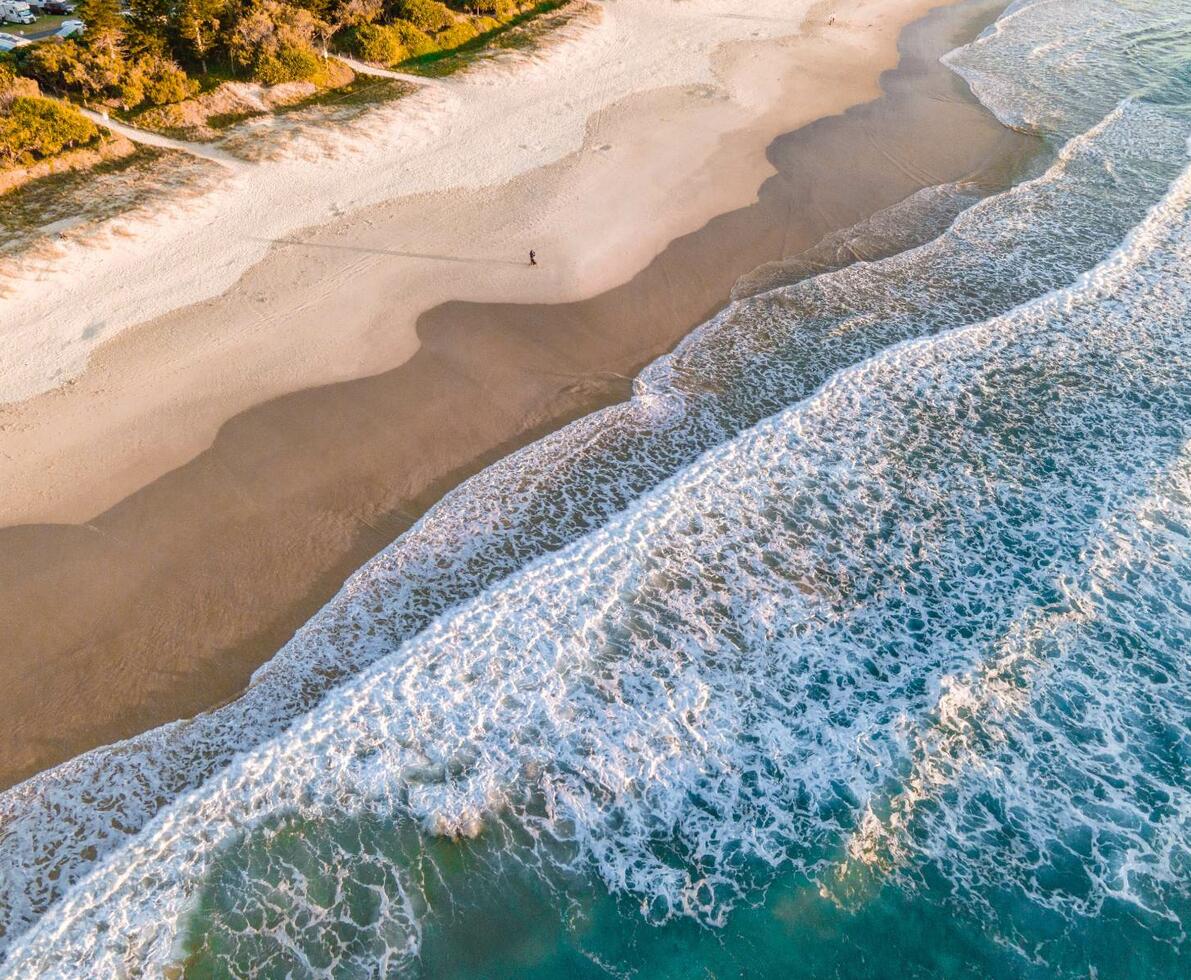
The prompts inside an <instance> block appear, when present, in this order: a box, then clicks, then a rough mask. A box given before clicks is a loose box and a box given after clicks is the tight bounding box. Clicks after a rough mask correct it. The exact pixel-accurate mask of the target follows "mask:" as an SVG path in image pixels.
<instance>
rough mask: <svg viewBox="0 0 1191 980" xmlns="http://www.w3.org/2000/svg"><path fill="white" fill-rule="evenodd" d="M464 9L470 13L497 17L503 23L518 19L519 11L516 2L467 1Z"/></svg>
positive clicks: (499, 0) (498, 0)
mask: <svg viewBox="0 0 1191 980" xmlns="http://www.w3.org/2000/svg"><path fill="white" fill-rule="evenodd" d="M464 7H465V8H466V9H467V10H468V12H469V13H473V14H483V15H485V16H488V17H495V18H496V19H497V20H499V21H501V22H502V23H503V22H504V21H507V20H512V19H513V18H514V17H516V16H517V9H518V8H517V4H516V3H515V2H514V0H465V2H464Z"/></svg>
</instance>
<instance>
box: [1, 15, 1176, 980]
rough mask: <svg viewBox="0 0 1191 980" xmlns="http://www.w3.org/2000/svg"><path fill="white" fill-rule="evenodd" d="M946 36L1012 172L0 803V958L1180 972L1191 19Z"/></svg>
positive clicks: (130, 964) (953, 200)
mask: <svg viewBox="0 0 1191 980" xmlns="http://www.w3.org/2000/svg"><path fill="white" fill-rule="evenodd" d="M948 63H949V64H950V65H951V66H952V67H953V68H954V69H955V70H956V71H958V72H960V73H961V74H962V75H963V76H964V77H965V78H966V79H968V81H969V83H970V85H971V86H972V88H973V91H974V92H975V94H976V95H977V96H978V97H979V98H980V99H981V100H982V101H984V102H985V104H986V105H988V106H989V107H990V109H992V110H993V111H994V112H996V113H997V114H998V116H999V117H1000V118H1001V119H1002V120H1003V121H1005V122H1006V123H1008V124H1011V125H1015V126H1020V127H1023V128H1029V129H1031V130H1033V131H1036V132H1039V133H1041V134H1043V135H1044V136H1045V137H1046V139H1047V140H1048V141H1049V143H1050V145H1051V147H1052V153H1051V154H1049V155H1048V156H1047V157H1046V159H1045V160H1044V161H1043V162H1042V164H1041V165H1040V166H1039V169H1038V172H1037V173H1036V174H1034V175H1033V176H1032V177H1031V179H1029V180H1025V181H1023V182H1022V183H1020V184H1019V185H1018V186H1016V187H1014V188H1013V189H1011V190H1010V191H1008V192H1006V193H1003V194H1000V195H996V196H994V197H991V198H987V199H985V200H982V201H975V200H974V199H973V198H972V197H971V194H970V189H968V188H965V187H963V186H956V187H942V188H935V189H932V190H931V191H930V192H927V193H925V194H924V195H919V196H918V197H917V198H916V199H914V200H912V201H909V202H906V203H905V204H904V205H903V206H901V207H899V208H895V209H893V210H892V211H891V212H890V214H888V215H886V216H884V219H885V220H886V221H889V222H896V221H897V220H899V219H904V220H909V219H910V217H911V216H914V215H921V214H923V213H924V211H925V212H933V211H934V210H936V209H938V208H942V209H943V210H944V211H946V210H947V209H950V213H958V216H957V217H955V219H954V221H951V222H950V223H949V224H948V225H947V227H946V230H945V231H943V232H942V233H941V234H939V235H938V236H937V237H936V238H934V239H933V240H931V241H930V242H928V243H927V244H925V245H922V246H920V247H917V248H913V249H909V250H907V251H904V252H902V253H901V254H898V255H895V256H893V257H892V258H889V259H884V260H881V261H879V262H873V263H865V262H857V263H854V264H851V265H843V266H842V267H839V268H835V269H834V270H829V271H825V272H821V273H820V274H818V275H811V274H810V271H809V270H810V269H811V268H812V266H814V268H815V270H816V271H818V270H819V269H821V268H822V263H821V262H818V261H816V263H809V262H808V261H807V260H806V257H802V258H799V259H795V260H793V261H791V262H789V263H785V264H778V265H776V266H770V267H766V268H765V269H763V270H758V272H757V274H756V275H755V276H753V277H749V278H748V280H747V281H745V282H742V284H741V287H740V289H739V290H738V295H739V296H740V297H741V298H740V299H739V301H738V302H736V303H735V304H733V305H732V306H731V307H730V308H729V309H728V310H726V311H725V312H724V313H723V314H721V315H720V316H718V317H717V318H715V319H714V320H713V321H711V322H710V323H708V324H706V325H705V326H704V327H702V328H701V329H700V330H698V331H696V333H695V334H693V335H692V336H691V337H690V338H688V339H687V340H686V341H684V343H683V344H682V345H680V347H679V348H678V349H677V350H676V351H675V352H674V353H673V354H672V355H669V356H667V357H666V358H663V359H662V360H660V361H658V362H656V363H655V364H653V365H651V366H650V367H649V368H647V369H646V370H645V371H644V372H642V374H641V376H640V377H639V379H638V381H637V385H636V393H635V396H634V398H633V400H632V401H631V402H629V403H627V404H625V405H621V406H616V407H614V408H612V409H609V410H607V411H604V412H601V413H598V414H597V415H595V416H592V417H590V418H588V419H585V420H582V421H581V422H579V423H576V424H575V425H573V426H570V427H568V428H567V429H565V430H563V431H562V432H560V433H558V434H556V435H554V436H551V437H549V438H547V439H545V440H543V441H542V442H540V443H538V444H536V445H534V446H532V447H530V448H529V449H527V450H525V451H523V452H521V453H518V454H515V455H514V456H512V457H510V458H508V459H507V460H504V461H502V462H501V463H499V464H497V465H496V466H494V467H492V468H491V469H489V470H488V471H486V472H485V473H483V474H481V475H480V476H479V477H477V478H476V479H474V480H472V481H470V482H469V483H467V484H465V485H464V486H462V487H461V488H459V490H457V491H455V492H454V493H453V494H451V495H450V496H449V497H447V498H446V499H445V500H444V501H443V502H442V504H440V505H439V506H438V507H437V508H435V509H434V510H433V511H431V512H430V513H429V514H428V515H427V517H426V518H425V519H424V520H423V521H422V522H421V523H420V524H419V525H418V527H416V528H414V529H413V530H412V531H411V532H410V533H408V534H407V535H405V536H404V537H403V538H401V539H399V540H398V541H397V542H396V543H395V544H394V545H393V546H392V547H391V548H390V549H388V550H387V551H386V552H385V553H383V554H382V555H381V556H379V557H378V558H377V559H376V560H375V561H374V562H373V563H371V564H370V565H369V566H367V567H365V568H364V569H362V570H361V571H360V572H359V573H358V574H357V575H356V576H355V577H354V578H353V579H352V580H351V581H350V582H349V583H348V585H347V586H346V587H345V589H344V591H343V592H342V593H341V594H340V596H339V597H337V598H336V600H335V601H334V602H332V603H331V604H330V605H329V606H328V607H327V608H326V609H324V610H323V611H322V612H321V613H320V614H319V615H318V616H317V617H315V619H314V620H312V621H311V623H310V624H308V625H307V626H306V627H305V628H304V629H303V630H302V631H301V632H300V633H299V634H298V636H297V637H295V639H294V641H292V642H291V644H289V645H288V646H287V647H286V649H285V650H283V651H281V653H280V654H279V655H278V657H277V658H276V659H275V660H274V661H273V662H272V663H271V664H270V665H268V666H267V667H266V668H263V669H262V671H261V672H260V673H259V674H258V677H257V680H256V684H255V685H254V688H253V689H252V691H251V692H250V694H249V696H248V697H246V698H245V699H243V701H242V702H239V703H238V704H236V705H232V706H229V708H227V709H223V710H222V711H220V712H216V713H214V714H213V715H211V716H208V717H206V718H204V719H199V720H198V721H196V722H195V723H194V724H191V725H178V726H170V727H168V728H166V729H162V730H159V731H158V732H155V733H150V734H149V735H147V736H145V737H143V738H142V739H138V740H133V741H132V742H130V743H126V744H125V745H123V746H116V747H113V748H112V749H110V750H103V751H101V752H99V753H95V754H93V755H91V756H87V757H83V759H81V760H76V762H75V763H71V764H69V765H68V766H65V767H62V768H60V769H59V770H54V771H51V772H50V773H48V774H43V776H41V777H38V778H37V780H35V781H31V782H30V783H28V784H25V785H24V786H23V787H18V788H16V790H14V791H10V793H8V794H5V797H4V800H3V806H4V813H5V836H4V837H3V838H2V839H0V867H3V868H4V880H5V882H6V885H7V886H8V887H7V889H6V892H5V896H4V903H3V906H2V907H0V911H2V912H3V918H2V920H0V921H2V922H3V924H4V926H5V929H6V933H5V941H6V942H7V943H8V946H7V959H6V960H5V962H4V965H3V968H2V969H3V970H4V971H6V972H7V973H8V974H10V975H13V976H21V977H24V976H30V975H36V974H39V973H40V974H54V975H66V976H96V975H114V974H116V973H117V972H118V971H120V970H127V971H129V972H131V973H134V974H136V973H141V972H144V973H147V974H150V975H157V974H160V973H163V972H164V973H167V974H169V975H186V976H194V977H200V976H227V975H260V976H287V975H290V976H319V975H330V976H337V977H338V976H358V977H372V976H387V975H428V976H556V975H564V974H569V975H581V976H588V975H590V976H603V975H614V976H621V975H624V976H648V977H652V976H674V977H689V976H717V977H722V976H813V977H818V976H845V977H852V976H858V977H885V976H898V977H902V976H929V977H951V976H967V975H971V976H1014V977H1016V976H1039V977H1043V976H1045V977H1051V976H1072V977H1075V976H1079V977H1086V976H1098V977H1165V976H1177V975H1181V973H1182V972H1184V971H1185V964H1183V963H1182V960H1185V957H1186V953H1187V937H1186V934H1185V930H1186V927H1187V924H1188V922H1191V725H1189V719H1191V671H1189V670H1188V663H1187V653H1186V651H1187V650H1188V647H1189V641H1191V547H1189V537H1191V442H1189V440H1191V330H1189V329H1188V328H1189V327H1191V276H1189V274H1188V270H1189V269H1191V207H1189V205H1191V172H1189V171H1188V170H1187V165H1188V137H1189V136H1191V4H1187V3H1181V2H1180V3H1175V2H1171V0H1133V2H1130V3H1123V4H1122V3H1107V2H1100V0H1033V2H1031V0H1025V2H1022V3H1019V4H1016V5H1015V6H1014V7H1013V8H1011V9H1010V10H1009V11H1007V12H1006V14H1005V15H1004V16H1003V17H1002V18H1001V19H1000V20H999V21H998V23H997V24H996V25H994V27H993V28H991V29H990V30H989V31H987V32H986V33H985V34H984V35H983V36H982V37H981V38H980V39H978V40H977V41H976V42H974V43H973V44H971V45H969V46H967V47H965V48H963V49H960V50H958V51H956V52H953V53H952V54H951V55H950V56H949V57H948ZM827 251H830V250H829V249H828V250H821V252H822V254H826V252H827ZM327 672H332V673H334V674H335V675H336V676H341V677H342V680H341V682H340V683H338V685H337V686H336V687H335V688H334V690H333V691H332V692H331V693H330V694H329V695H328V696H327V697H326V698H325V699H323V700H322V701H321V702H320V703H318V704H317V705H313V706H311V707H309V710H304V711H303V712H302V713H301V714H298V715H297V716H296V717H295V713H294V712H293V711H292V709H291V708H290V707H288V706H289V705H292V704H293V703H294V699H295V697H296V696H297V695H296V692H300V691H301V690H302V689H303V688H304V685H306V684H307V683H308V681H307V679H308V678H311V677H313V676H317V675H318V674H320V673H327ZM291 718H293V721H292V724H288V727H285V728H284V730H282V728H283V726H284V724H286V723H288V722H289V719H291ZM270 725H273V726H274V727H273V728H270V727H269V726H270ZM278 732H279V734H278ZM237 753H239V754H237ZM196 760H197V761H196ZM96 787H104V789H103V790H102V791H101V792H100V791H97V790H96ZM171 800H172V801H173V802H172V803H168V801H171ZM167 803H168V805H167ZM159 808H160V812H158V810H159ZM155 813H156V815H155V816H154V814H155ZM63 879H66V880H69V881H71V882H75V883H74V884H71V885H70V887H64V886H63V885H62V884H61V883H60V882H61V881H62V880H63Z"/></svg>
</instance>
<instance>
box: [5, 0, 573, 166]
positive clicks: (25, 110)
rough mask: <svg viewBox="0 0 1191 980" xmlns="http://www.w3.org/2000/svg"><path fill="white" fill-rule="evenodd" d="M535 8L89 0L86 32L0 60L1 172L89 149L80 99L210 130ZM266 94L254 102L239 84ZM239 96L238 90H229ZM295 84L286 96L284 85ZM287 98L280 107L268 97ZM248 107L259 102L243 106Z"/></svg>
mask: <svg viewBox="0 0 1191 980" xmlns="http://www.w3.org/2000/svg"><path fill="white" fill-rule="evenodd" d="M558 6H561V3H560V2H546V3H535V2H533V0H448V2H446V3H443V2H439V0H127V7H125V8H124V9H122V8H121V6H120V0H80V3H79V9H78V14H77V15H78V17H79V18H80V19H81V20H82V21H83V23H84V24H85V29H84V30H83V31H82V32H81V33H77V34H75V35H74V36H72V37H69V38H66V37H60V36H51V37H48V38H44V39H41V40H39V41H36V42H35V43H32V44H28V45H25V46H22V47H19V48H17V49H16V50H15V51H13V52H10V53H8V54H3V55H0V72H2V74H0V168H7V167H11V166H15V165H19V164H21V163H28V162H30V161H34V160H41V159H45V158H48V157H52V156H53V155H54V154H56V153H60V152H62V151H63V150H64V149H67V148H71V147H76V146H80V145H85V144H86V143H88V142H90V141H93V140H95V139H96V138H97V136H98V130H97V128H96V127H95V125H94V124H93V123H91V122H90V121H89V120H88V119H87V118H86V117H85V116H83V115H82V114H81V113H79V112H78V111H77V110H76V109H75V108H74V107H73V106H72V105H71V103H72V102H79V103H82V104H84V105H90V106H95V107H99V108H101V109H102V110H104V111H110V112H112V113H114V114H117V115H119V116H120V117H122V118H124V119H127V120H130V121H132V122H134V123H136V124H138V125H145V126H147V127H148V128H153V129H158V130H159V131H166V130H170V129H172V130H174V131H175V132H177V133H183V132H187V131H190V132H194V133H205V134H207V136H208V138H209V137H210V135H211V134H212V133H213V132H214V130H215V129H218V128H219V127H218V125H215V126H212V125H211V119H212V118H214V119H215V120H216V122H217V123H218V122H219V121H220V120H225V121H233V120H235V119H238V118H245V117H246V116H248V115H252V114H257V113H259V112H261V111H273V110H275V109H278V108H281V107H292V106H293V104H294V102H295V100H296V99H300V100H305V99H314V98H317V97H319V95H320V93H324V92H329V91H339V90H341V89H346V88H347V87H349V86H350V85H351V84H352V81H353V78H354V74H353V72H351V71H350V70H348V69H347V68H346V66H345V65H343V64H342V63H341V62H338V61H336V60H335V59H334V58H333V57H331V55H333V54H334V53H335V52H343V53H345V54H350V55H352V56H354V57H356V58H359V59H360V60H363V61H367V62H371V63H373V64H377V65H382V66H385V67H394V66H401V65H405V64H411V65H414V64H416V63H418V62H422V61H426V60H434V59H442V58H443V57H445V56H447V55H450V54H451V53H452V52H455V51H457V50H468V51H470V50H472V49H474V48H477V47H482V46H483V45H484V44H485V42H486V39H487V38H490V37H492V36H494V35H496V34H499V33H500V32H501V31H502V30H504V29H505V28H506V27H507V26H510V25H514V24H517V23H520V22H521V21H523V20H525V19H526V18H527V17H529V16H532V15H533V14H535V13H538V12H542V11H545V10H553V9H555V8H557V7H558ZM241 83H248V84H249V85H250V86H257V88H255V89H253V90H252V91H251V92H248V93H246V92H245V90H244V89H243V88H242V87H240V88H237V87H236V86H237V85H241ZM229 86H230V87H229ZM282 87H284V88H282ZM271 90H277V95H276V96H275V97H274V96H271V95H270V91H271ZM246 97H247V99H248V101H249V103H251V104H250V105H248V106H247V107H245V106H244V105H243V104H242V103H243V102H244V100H245V98H246Z"/></svg>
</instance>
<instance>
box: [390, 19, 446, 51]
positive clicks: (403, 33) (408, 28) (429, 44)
mask: <svg viewBox="0 0 1191 980" xmlns="http://www.w3.org/2000/svg"><path fill="white" fill-rule="evenodd" d="M389 27H390V28H392V30H394V31H395V32H396V33H397V40H399V41H400V42H401V46H402V47H403V48H405V50H406V51H408V52H409V56H410V57H411V58H420V57H422V55H424V54H433V53H434V52H435V51H437V50H438V45H437V44H435V43H434V38H432V37H431V36H430V35H429V34H427V33H426V32H425V31H423V30H420V29H418V28H417V27H415V26H414V25H413V24H411V23H410V22H409V21H407V20H395V21H393V23H392V24H390V25H389Z"/></svg>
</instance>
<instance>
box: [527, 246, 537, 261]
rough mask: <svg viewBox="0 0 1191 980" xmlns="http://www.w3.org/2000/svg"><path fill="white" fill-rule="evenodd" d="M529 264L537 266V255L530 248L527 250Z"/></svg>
mask: <svg viewBox="0 0 1191 980" xmlns="http://www.w3.org/2000/svg"><path fill="white" fill-rule="evenodd" d="M529 264H530V265H537V264H538V253H537V252H535V251H534V250H533V249H532V248H531V249H530V250H529Z"/></svg>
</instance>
